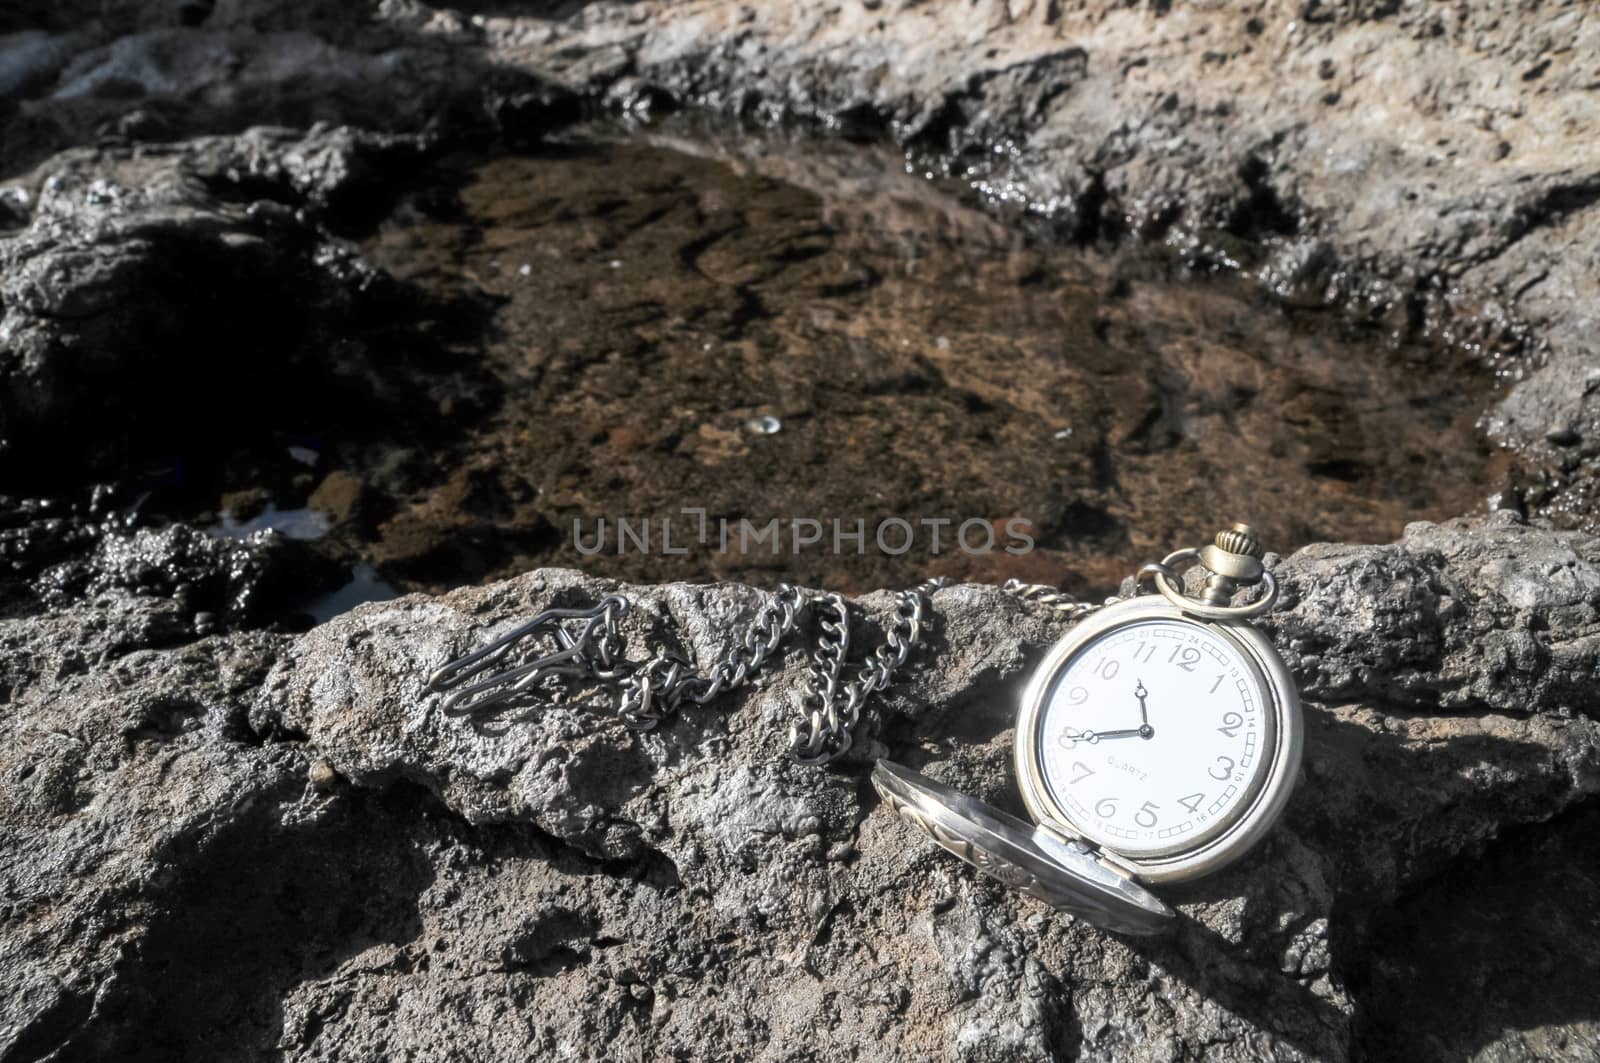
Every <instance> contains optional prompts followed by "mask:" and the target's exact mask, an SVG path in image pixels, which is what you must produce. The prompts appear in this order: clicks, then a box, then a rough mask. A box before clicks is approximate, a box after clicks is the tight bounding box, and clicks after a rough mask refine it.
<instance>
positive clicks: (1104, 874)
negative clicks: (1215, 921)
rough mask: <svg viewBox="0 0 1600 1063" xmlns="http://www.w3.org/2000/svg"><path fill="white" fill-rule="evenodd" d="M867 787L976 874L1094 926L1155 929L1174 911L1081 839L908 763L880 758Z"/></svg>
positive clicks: (1138, 930)
mask: <svg viewBox="0 0 1600 1063" xmlns="http://www.w3.org/2000/svg"><path fill="white" fill-rule="evenodd" d="M872 785H873V786H874V787H876V788H877V790H878V793H879V794H881V795H882V796H883V799H884V800H885V801H887V802H888V803H889V805H890V806H891V807H892V808H893V809H894V810H895V811H896V812H898V813H900V815H901V816H902V817H904V818H905V820H906V821H907V822H909V823H911V824H913V825H914V826H917V827H920V828H922V829H923V830H924V831H926V832H927V833H928V835H929V837H931V838H932V839H933V840H934V841H935V842H937V843H939V845H940V846H942V847H943V848H945V849H947V850H949V851H950V852H952V853H954V854H955V855H956V856H959V857H960V858H961V859H963V860H965V861H966V862H967V863H969V864H971V865H972V866H973V867H976V868H977V869H978V870H979V871H982V872H984V873H985V874H987V875H990V876H991V877H993V878H995V879H997V880H999V881H1000V882H1002V883H1004V884H1005V885H1006V886H1009V887H1011V888H1012V889H1015V890H1018V891H1020V892H1022V893H1026V894H1029V895H1030V896H1033V897H1037V898H1038V899H1039V900H1041V901H1044V902H1045V903H1046V904H1049V905H1051V906H1053V907H1055V908H1059V909H1060V910H1062V911H1064V912H1067V913H1068V914H1070V915H1075V916H1077V917H1078V918H1080V919H1084V920H1087V921H1088V922H1090V923H1093V924H1094V925H1095V926H1098V927H1102V928H1104V929H1106V930H1114V931H1118V932H1120V933H1124V934H1156V933H1160V932H1162V931H1163V930H1165V929H1167V928H1168V927H1169V926H1170V925H1171V922H1172V920H1173V919H1174V918H1175V916H1176V913H1174V912H1173V910H1172V909H1171V908H1168V907H1167V906H1166V905H1165V904H1163V903H1161V901H1160V899H1159V898H1157V897H1156V896H1155V895H1154V894H1153V893H1151V892H1150V891H1149V890H1147V889H1145V888H1144V887H1142V886H1140V885H1139V884H1138V883H1137V882H1134V881H1133V880H1132V879H1129V878H1127V877H1125V876H1123V875H1121V874H1119V873H1118V872H1116V871H1113V870H1112V869H1111V868H1109V867H1107V866H1106V865H1105V864H1103V863H1101V862H1100V860H1099V858H1098V857H1096V856H1095V854H1094V852H1093V851H1092V850H1090V849H1089V848H1088V847H1087V846H1085V845H1083V844H1082V843H1081V842H1073V841H1067V840H1063V839H1061V838H1059V837H1057V836H1056V835H1054V834H1052V833H1051V832H1050V831H1049V830H1048V829H1047V828H1045V827H1035V826H1033V825H1032V824H1030V823H1027V822H1025V821H1023V820H1021V819H1018V818H1017V817H1016V816H1013V815H1011V814H1010V813H1007V812H1002V811H1001V810H1000V809H998V808H995V807H994V806H992V805H989V804H987V803H985V802H983V801H979V800H978V799H976V798H973V797H968V796H967V795H966V794H963V793H960V792H958V791H956V790H952V789H951V788H950V787H948V786H945V785H944V784H942V783H938V782H935V781H934V780H932V779H930V778H928V777H927V776H925V775H921V774H918V773H917V772H915V771H912V770H911V769H910V768H906V767H903V766H901V765H899V764H896V763H894V762H893V761H888V760H880V761H878V764H877V767H875V768H874V769H873V770H872Z"/></svg>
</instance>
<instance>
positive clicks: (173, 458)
mask: <svg viewBox="0 0 1600 1063" xmlns="http://www.w3.org/2000/svg"><path fill="white" fill-rule="evenodd" d="M424 153H425V145H424V143H423V142H422V141H419V140H417V139H415V138H392V137H384V136H378V135H371V134H364V133H358V132H354V131H351V130H348V129H320V130H317V131H314V132H312V133H310V134H296V133H290V132H286V131H281V130H266V129H263V130H256V131H252V132H251V133H249V134H246V135H244V136H240V137H229V138H215V139H209V140H200V141H190V142H185V143H183V144H181V145H177V146H174V147H170V148H166V149H162V148H151V149H119V150H107V151H80V152H74V153H68V154H65V155H62V156H60V157H58V158H56V159H54V160H52V162H51V163H49V164H48V165H47V166H45V167H43V168H42V169H41V170H39V171H37V172H36V173H34V174H31V175H29V177H28V178H27V180H26V181H25V182H24V183H23V185H22V187H26V188H29V189H31V190H32V192H33V207H32V210H31V215H30V218H29V221H28V224H27V226H26V228H24V229H22V230H21V231H20V232H18V233H17V234H15V235H14V236H11V237H9V238H5V239H0V268H3V270H4V280H3V281H0V301H3V304H4V317H3V319H0V467H4V468H5V469H6V471H7V472H8V474H9V475H10V476H11V477H12V479H13V480H14V481H19V482H22V483H27V484H32V485H34V486H35V487H36V488H39V489H49V490H53V491H58V490H61V489H62V488H63V487H70V485H72V484H74V483H77V482H81V481H82V480H83V478H84V477H86V476H88V475H91V474H92V473H93V472H94V471H96V470H106V471H108V472H112V473H114V474H126V472H127V471H128V470H129V469H130V467H131V468H137V467H138V466H139V464H140V463H141V462H156V463H166V464H167V465H169V466H172V467H173V468H174V472H172V473H171V474H170V475H169V477H168V479H169V480H172V481H174V482H175V483H176V486H177V489H178V490H180V491H182V490H190V491H193V490H197V489H199V490H203V489H204V488H205V487H206V486H208V485H209V484H210V483H211V482H212V480H211V478H212V477H213V476H215V475H216V467H217V463H218V462H219V461H223V460H225V457H226V456H227V455H229V454H231V453H234V452H237V451H240V450H251V449H254V450H257V451H260V450H263V449H272V450H274V452H276V453H279V454H281V453H282V450H281V443H280V442H279V441H280V440H282V439H283V438H284V437H285V436H288V437H289V438H290V439H293V438H296V437H298V438H311V439H316V438H319V437H322V436H325V435H327V434H329V429H330V428H331V427H332V426H334V425H338V426H339V427H340V429H341V430H342V438H345V439H349V438H350V436H351V433H350V432H349V431H348V429H349V428H350V427H351V426H358V425H360V424H361V423H366V424H367V425H369V427H370V426H372V425H384V426H389V425H393V424H395V423H396V420H397V419H398V420H399V421H400V422H404V421H407V420H409V419H411V418H413V417H415V416H417V415H418V414H421V415H423V416H429V415H431V414H432V413H433V411H434V410H436V409H437V406H438V403H439V402H440V401H442V400H443V399H444V398H446V397H449V396H458V397H460V396H463V395H464V394H466V393H467V392H468V391H469V390H470V388H471V386H472V385H471V383H470V381H471V379H472V374H470V373H467V374H462V373H460V372H452V373H451V374H449V376H447V377H444V376H431V375H428V374H427V373H426V372H425V367H419V366H418V365H417V356H416V355H415V353H414V351H415V349H416V345H415V343H414V342H408V341H407V340H406V339H405V338H404V333H405V321H406V319H407V317H408V316H409V315H410V314H413V313H415V312H416V308H417V307H418V305H419V303H418V299H417V296H416V295H415V293H413V292H411V291H409V290H408V289H406V288H405V287H404V286H398V285H395V284H394V283H393V282H391V281H389V279H388V278H387V277H386V276H385V275H384V274H382V273H380V272H378V271H376V270H374V269H372V268H371V267H370V266H369V265H367V264H366V263H365V261H364V260H363V259H362V258H361V257H360V255H359V254H358V253H357V252H356V251H355V249H354V248H353V247H352V246H351V245H349V244H348V243H345V242H344V241H342V240H340V239H338V238H337V237H334V236H332V235H331V234H330V232H329V230H328V228H327V227H326V225H329V224H331V225H336V224H338V223H339V220H340V219H341V218H342V219H345V220H346V221H348V220H349V217H350V212H349V211H348V210H347V209H346V208H345V207H344V206H342V204H344V203H348V202H351V201H360V202H362V203H363V204H364V206H363V208H362V209H366V208H367V207H369V206H370V200H371V199H372V198H373V196H374V194H375V193H374V187H373V185H374V181H375V180H376V178H375V174H377V173H379V172H382V173H384V174H387V175H389V176H388V177H386V178H385V180H394V179H398V178H399V177H400V176H401V175H403V174H404V173H405V172H406V169H407V166H408V165H415V164H416V162H417V160H419V159H420V158H422V157H423V156H424ZM325 223H326V224H325ZM423 302H424V303H426V300H423ZM407 308H410V309H407ZM390 328H394V330H395V332H396V333H399V334H400V335H399V336H398V337H395V336H390V337H388V338H385V337H384V336H383V333H385V332H386V331H388V330H389V329H390ZM374 342H376V343H378V344H381V349H376V348H375V347H374V346H369V344H373V343H374ZM418 369H422V370H424V371H423V372H422V373H421V375H419V374H418V372H417V370H418ZM463 385H465V387H463ZM458 400H459V399H458ZM407 411H410V412H409V413H408V412H407ZM430 420H431V417H430ZM356 434H359V428H357V432H356ZM41 456H42V458H43V460H41Z"/></svg>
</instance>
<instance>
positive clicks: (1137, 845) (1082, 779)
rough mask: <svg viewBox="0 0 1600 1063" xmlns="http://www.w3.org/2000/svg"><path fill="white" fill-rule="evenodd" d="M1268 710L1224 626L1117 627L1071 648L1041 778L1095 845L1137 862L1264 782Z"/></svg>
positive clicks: (1204, 824) (1212, 826)
mask: <svg viewBox="0 0 1600 1063" xmlns="http://www.w3.org/2000/svg"><path fill="white" fill-rule="evenodd" d="M1271 711H1272V702H1271V700H1270V698H1269V696H1268V691H1267V690H1266V688H1265V686H1264V683H1263V681H1262V679H1261V678H1260V673H1259V672H1258V671H1257V669H1256V668H1255V667H1254V665H1253V664H1252V663H1251V662H1250V659H1249V658H1248V657H1247V656H1246V655H1245V653H1244V651H1242V650H1241V649H1240V648H1239V647H1238V646H1237V645H1235V644H1234V642H1233V641H1232V640H1231V639H1229V638H1227V637H1226V636H1224V635H1222V634H1220V633H1219V632H1218V631H1217V630H1216V629H1213V628H1211V627H1208V626H1206V625H1203V624H1197V623H1192V622H1190V621H1186V620H1146V621H1139V622H1134V623H1130V624H1127V625H1124V626H1121V627H1117V628H1114V629H1112V630H1111V631H1108V632H1106V633H1105V634H1104V635H1101V636H1100V637H1099V638H1096V639H1094V640H1093V641H1091V642H1090V643H1088V644H1087V645H1085V646H1084V647H1083V648H1082V649H1080V650H1079V651H1078V652H1077V653H1075V654H1073V655H1072V657H1071V658H1069V659H1068V660H1067V662H1066V664H1065V665H1064V666H1063V667H1062V669H1061V670H1060V671H1059V672H1057V673H1056V676H1055V678H1054V681H1053V682H1052V685H1051V687H1050V689H1049V691H1048V693H1047V694H1046V695H1045V706H1044V711H1043V712H1042V713H1041V715H1040V725H1039V726H1040V731H1039V735H1038V749H1039V756H1040V759H1041V760H1042V761H1043V765H1042V766H1043V768H1044V777H1045V782H1046V784H1047V785H1048V787H1049V789H1050V792H1051V794H1052V795H1053V796H1054V797H1055V799H1056V802H1057V803H1058V804H1059V805H1060V806H1061V808H1062V810H1063V811H1065V812H1066V813H1067V814H1068V818H1069V819H1070V820H1071V821H1072V822H1073V825H1074V826H1076V827H1078V828H1079V829H1080V830H1081V831H1082V833H1083V834H1084V835H1085V836H1086V837H1087V838H1088V839H1089V840H1091V841H1093V842H1096V843H1097V844H1100V845H1103V846H1106V847H1108V848H1111V849H1114V850H1116V851H1118V852H1121V853H1125V854H1127V855H1129V856H1136V857H1138V856H1145V857H1149V856H1160V855H1164V854H1166V853H1170V852H1176V851H1180V850H1184V849H1192V848H1194V847H1195V846H1196V845H1199V844H1201V843H1203V842H1205V841H1207V840H1209V839H1210V838H1212V837H1214V836H1215V835H1217V834H1218V833H1220V832H1221V831H1223V830H1224V829H1225V828H1227V827H1228V826H1229V825H1230V824H1231V823H1233V822H1234V821H1235V820H1237V819H1238V818H1239V816H1240V815H1241V814H1242V813H1243V812H1244V810H1245V809H1246V808H1248V807H1249V802H1250V800H1251V798H1253V797H1254V796H1255V794H1256V792H1257V791H1258V790H1259V789H1260V787H1261V783H1262V781H1263V780H1264V778H1265V776H1266V773H1267V769H1268V768H1269V767H1270V757H1269V756H1268V755H1267V754H1268V752H1269V751H1270V750H1271V748H1272V741H1273V739H1274V737H1275V735H1274V723H1273V720H1272V718H1271Z"/></svg>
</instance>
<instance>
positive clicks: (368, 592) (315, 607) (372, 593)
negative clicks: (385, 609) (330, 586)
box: [301, 565, 400, 624]
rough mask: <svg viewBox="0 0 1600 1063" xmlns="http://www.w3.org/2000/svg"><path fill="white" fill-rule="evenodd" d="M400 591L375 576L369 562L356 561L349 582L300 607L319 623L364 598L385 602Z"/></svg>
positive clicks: (360, 603)
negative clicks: (357, 563)
mask: <svg viewBox="0 0 1600 1063" xmlns="http://www.w3.org/2000/svg"><path fill="white" fill-rule="evenodd" d="M399 596H400V592H399V591H398V590H396V589H395V588H394V587H393V586H391V585H390V584H389V583H387V582H385V581H384V580H382V579H380V578H378V574H377V572H375V571H374V570H373V568H372V566H371V565H356V566H355V567H354V568H353V569H352V570H351V573H350V582H348V583H346V584H345V585H344V586H343V587H340V588H339V589H338V590H335V591H330V592H328V593H327V594H324V595H321V596H320V597H317V598H314V599H312V600H311V601H310V602H308V603H306V606H305V608H304V609H302V610H301V611H302V612H304V613H305V614H306V615H307V616H309V617H311V619H312V620H313V621H315V622H316V623H318V624H320V623H322V622H324V621H326V620H331V619H333V618H334V617H336V616H338V615H339V614H340V613H348V612H349V611H350V610H352V609H354V608H355V607H356V606H358V605H365V604H366V603H367V602H386V601H388V600H389V599H391V598H398V597H399Z"/></svg>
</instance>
